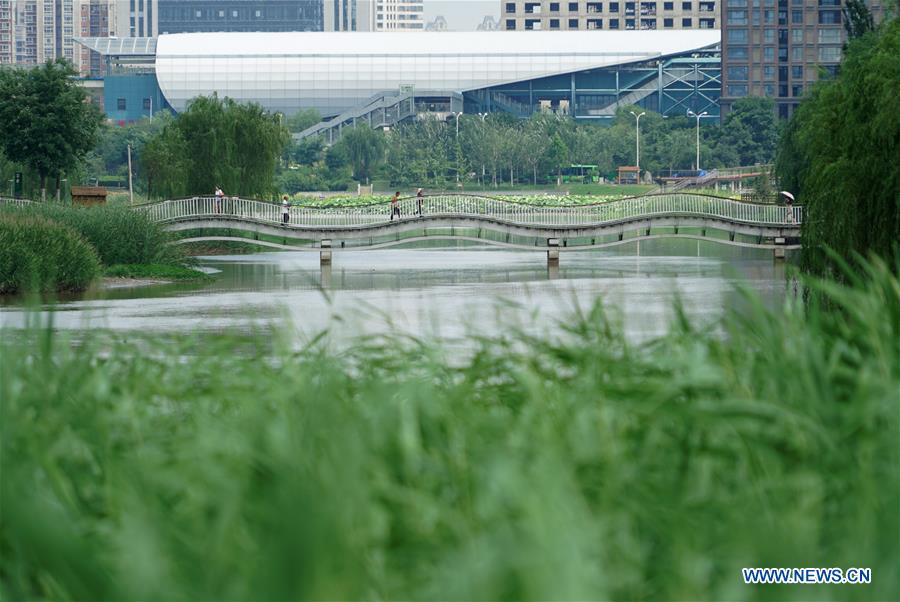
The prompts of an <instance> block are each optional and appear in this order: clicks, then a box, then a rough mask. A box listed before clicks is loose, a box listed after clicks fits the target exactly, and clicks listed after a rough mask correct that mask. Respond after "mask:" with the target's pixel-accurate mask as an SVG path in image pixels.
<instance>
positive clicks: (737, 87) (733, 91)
mask: <svg viewBox="0 0 900 602" xmlns="http://www.w3.org/2000/svg"><path fill="white" fill-rule="evenodd" d="M728 96H747V84H729V86H728Z"/></svg>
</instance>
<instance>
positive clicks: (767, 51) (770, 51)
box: [763, 46, 775, 61]
mask: <svg viewBox="0 0 900 602" xmlns="http://www.w3.org/2000/svg"><path fill="white" fill-rule="evenodd" d="M763 60H764V61H774V60H775V48H774V47H772V46H766V47H765V48H763Z"/></svg>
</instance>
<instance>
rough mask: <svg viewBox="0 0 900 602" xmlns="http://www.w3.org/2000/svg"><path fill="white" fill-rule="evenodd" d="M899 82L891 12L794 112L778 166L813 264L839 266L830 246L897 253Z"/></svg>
mask: <svg viewBox="0 0 900 602" xmlns="http://www.w3.org/2000/svg"><path fill="white" fill-rule="evenodd" d="M898 89H900V21H898V20H897V19H892V20H890V21H887V22H885V23H883V24H882V26H881V27H880V28H879V29H877V30H876V32H874V33H869V34H866V35H864V36H863V37H861V38H857V39H855V40H851V41H850V42H849V43H848V45H847V52H846V54H845V58H844V61H843V63H842V64H841V69H840V72H839V74H838V75H837V76H836V77H835V78H833V79H830V80H825V81H821V82H819V83H818V84H817V85H816V88H815V90H814V92H813V94H812V95H811V96H810V97H809V98H807V99H806V100H804V102H802V103H801V104H800V107H799V108H798V110H797V111H796V112H795V113H794V116H793V117H792V119H791V122H790V124H789V126H788V128H787V131H786V135H785V139H784V141H783V142H782V145H781V148H780V150H779V157H778V162H777V169H778V176H779V178H780V180H781V182H782V185H783V186H784V187H785V188H787V189H788V190H789V191H790V192H793V193H794V194H795V195H796V196H797V198H798V201H799V202H801V203H802V204H803V206H804V212H805V213H804V218H803V262H804V265H805V267H806V268H807V269H809V270H811V271H814V272H821V273H829V272H832V273H834V274H839V273H840V272H839V271H837V270H834V266H833V264H832V262H831V260H830V258H829V256H828V255H827V254H826V253H825V251H824V249H825V247H826V246H827V247H830V248H832V249H833V250H834V251H836V252H837V253H838V254H839V255H840V256H843V257H849V256H850V255H851V254H852V253H854V252H857V253H861V254H867V253H875V254H878V255H881V256H883V257H891V256H892V255H893V253H895V249H896V245H897V241H898V240H900V201H898V198H900V192H898V191H900V170H898V169H897V157H898V155H900V119H898V118H897V115H900V95H898V94H897V90H898ZM790 187H793V188H790ZM894 265H896V264H894Z"/></svg>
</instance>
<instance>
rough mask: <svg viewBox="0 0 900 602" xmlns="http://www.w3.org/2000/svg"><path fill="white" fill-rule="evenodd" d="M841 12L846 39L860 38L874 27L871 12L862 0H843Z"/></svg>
mask: <svg viewBox="0 0 900 602" xmlns="http://www.w3.org/2000/svg"><path fill="white" fill-rule="evenodd" d="M841 13H842V15H843V17H844V18H843V21H844V29H846V30H847V39H848V40H854V39H856V38H860V37H862V36H864V35H865V34H867V33H869V32H870V31H873V30H874V29H875V20H874V19H873V18H872V12H871V11H870V10H869V7H868V6H866V3H865V1H864V0H844V6H843V8H842V9H841Z"/></svg>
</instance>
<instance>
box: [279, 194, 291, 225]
mask: <svg viewBox="0 0 900 602" xmlns="http://www.w3.org/2000/svg"><path fill="white" fill-rule="evenodd" d="M289 221H291V204H290V203H289V202H288V197H287V195H284V196H283V197H282V198H281V223H283V224H284V225H285V226H287V225H288V222H289Z"/></svg>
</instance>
